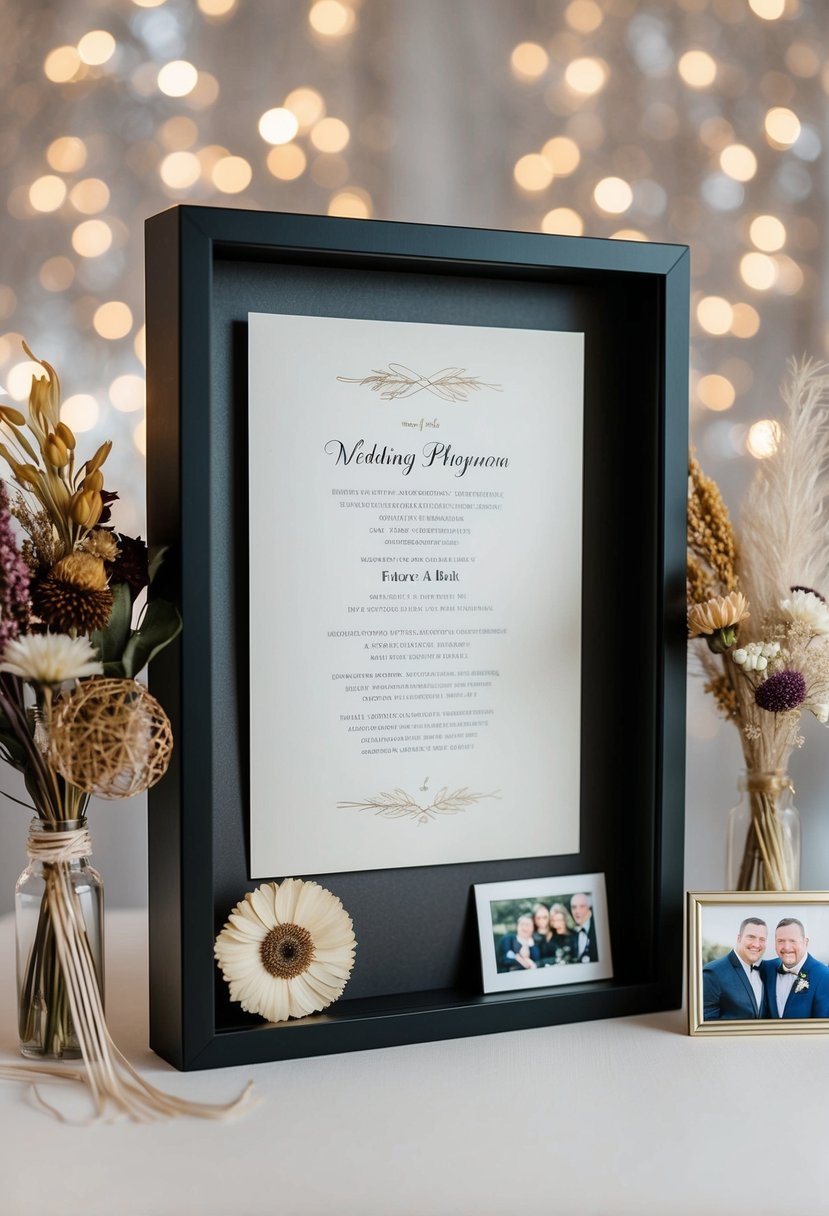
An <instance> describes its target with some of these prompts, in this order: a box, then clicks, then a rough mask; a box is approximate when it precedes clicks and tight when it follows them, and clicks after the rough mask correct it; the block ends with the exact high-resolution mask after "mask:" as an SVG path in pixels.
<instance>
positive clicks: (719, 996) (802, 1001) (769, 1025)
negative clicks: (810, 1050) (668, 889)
mask: <svg viewBox="0 0 829 1216" xmlns="http://www.w3.org/2000/svg"><path fill="white" fill-rule="evenodd" d="M688 925H689V949H688V961H689V976H688V992H689V1002H688V1005H689V1030H690V1033H691V1034H735V1033H736V1034H744V1033H747V1032H749V1033H750V1032H753V1033H757V1032H761V1031H762V1032H764V1033H768V1032H772V1033H781V1032H784V1031H792V1030H808V1031H812V1032H814V1031H816V1030H824V1031H825V1030H827V1029H829V894H827V893H825V892H811V891H809V892H804V891H800V892H798V891H788V892H786V893H779V894H774V893H769V892H757V893H755V894H750V893H747V892H724V893H722V894H717V893H711V894H694V893H692V894H691V895H689V897H688Z"/></svg>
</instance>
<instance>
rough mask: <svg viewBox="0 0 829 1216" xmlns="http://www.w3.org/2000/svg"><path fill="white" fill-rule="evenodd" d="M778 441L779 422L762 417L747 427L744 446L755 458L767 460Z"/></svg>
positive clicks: (775, 448)
mask: <svg viewBox="0 0 829 1216" xmlns="http://www.w3.org/2000/svg"><path fill="white" fill-rule="evenodd" d="M779 443H780V423H779V422H776V421H775V420H774V419H773V418H764V419H763V420H762V421H761V422H755V423H754V425H753V426H750V427H749V429H748V436H747V438H746V448H747V450H748V452H749V455H751V456H753V457H754V458H755V459H756V460H767V459H768V457H769V456H773V455H774V453H775V452H776V451H777V448H778V445H779Z"/></svg>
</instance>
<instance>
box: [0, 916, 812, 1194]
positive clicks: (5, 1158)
mask: <svg viewBox="0 0 829 1216" xmlns="http://www.w3.org/2000/svg"><path fill="white" fill-rule="evenodd" d="M107 930H108V944H107V968H108V975H107V1001H108V1011H109V1021H110V1027H111V1029H112V1032H113V1035H114V1037H115V1039H116V1042H117V1043H118V1044H119V1046H121V1048H122V1049H123V1050H124V1051H125V1052H126V1054H127V1056H128V1057H129V1058H130V1059H131V1060H132V1062H133V1063H134V1064H136V1065H137V1066H138V1067H139V1068H141V1069H142V1071H143V1072H144V1074H145V1075H146V1076H147V1077H149V1078H150V1079H151V1080H152V1081H153V1082H154V1083H155V1084H157V1085H159V1086H163V1087H166V1088H167V1089H168V1090H169V1091H170V1092H174V1093H177V1094H180V1095H182V1096H186V1097H189V1098H196V1099H200V1100H204V1101H217V1102H218V1101H226V1100H228V1099H230V1098H231V1097H233V1096H234V1095H235V1094H236V1093H237V1092H238V1091H239V1090H240V1089H241V1087H242V1086H243V1085H244V1083H245V1082H246V1081H247V1080H248V1079H249V1078H253V1080H254V1082H255V1089H256V1093H257V1095H258V1098H259V1104H258V1106H257V1107H256V1108H255V1109H253V1110H251V1111H250V1112H249V1113H248V1114H246V1115H245V1116H243V1117H241V1118H238V1119H236V1120H234V1121H232V1122H226V1123H208V1122H203V1121H201V1120H196V1119H189V1118H188V1119H179V1120H176V1121H173V1122H165V1123H155V1124H150V1125H141V1124H139V1125H136V1124H132V1123H130V1122H128V1121H123V1120H122V1121H119V1122H114V1123H108V1124H96V1125H94V1126H91V1127H90V1126H86V1127H83V1126H81V1127H78V1126H64V1125H61V1124H58V1123H57V1122H55V1121H53V1120H52V1119H50V1118H49V1117H48V1116H47V1115H45V1114H43V1113H42V1112H41V1111H39V1110H38V1109H36V1108H35V1107H33V1105H32V1102H31V1098H30V1096H29V1094H28V1093H27V1089H26V1087H25V1086H24V1085H18V1084H16V1083H11V1082H0V1214H2V1216H52V1214H53V1213H54V1214H55V1216H75V1214H77V1216H98V1214H100V1216H190V1214H191V1213H192V1214H193V1216H213V1214H215V1216H254V1214H256V1216H269V1214H270V1213H279V1214H280V1216H304V1214H305V1213H315V1214H316V1213H330V1214H331V1216H351V1214H352V1213H353V1214H354V1216H373V1214H374V1213H377V1214H378V1216H396V1214H398V1213H401V1214H402V1213H406V1214H408V1213H412V1214H415V1213H416V1214H417V1216H433V1214H434V1216H442V1214H444V1213H446V1214H451V1216H465V1214H466V1213H469V1214H470V1216H473V1214H474V1216H498V1214H500V1213H508V1214H510V1216H512V1214H513V1213H533V1214H544V1216H546V1213H548V1212H555V1213H556V1216H568V1214H569V1213H573V1214H574V1216H575V1214H577V1216H615V1214H617V1213H635V1214H636V1216H649V1214H650V1213H654V1214H655V1216H667V1214H670V1216H683V1214H685V1213H688V1214H693V1216H700V1214H702V1213H704V1214H706V1216H726V1214H727V1216H741V1214H742V1213H746V1216H764V1214H765V1213H774V1216H789V1214H797V1216H805V1214H807V1213H826V1212H827V1210H829V1198H827V1182H826V1157H827V1147H826V1145H827V1133H829V1036H827V1037H824V1036H819V1035H818V1036H814V1035H813V1036H806V1035H804V1036H796V1035H787V1036H779V1037H771V1036H762V1037H737V1038H731V1039H699V1038H695V1039H692V1038H689V1037H688V1036H687V1035H686V1033H685V1018H684V1015H683V1014H682V1013H680V1012H679V1011H677V1012H673V1013H664V1014H656V1015H652V1016H648V1017H636V1018H623V1019H619V1020H615V1021H608V1022H591V1023H582V1024H580V1025H574V1026H560V1027H551V1028H549V1029H541V1030H530V1031H520V1032H515V1033H510V1034H501V1035H491V1036H486V1037H483V1038H471V1039H458V1040H454V1041H449V1042H443V1043H432V1044H423V1045H418V1046H412V1047H398V1048H393V1049H386V1050H382V1051H367V1052H358V1053H355V1054H352V1055H343V1056H329V1057H325V1058H322V1059H314V1060H297V1061H290V1062H286V1063H277V1064H267V1065H258V1066H257V1067H247V1068H233V1069H223V1070H220V1071H216V1072H199V1073H189V1074H180V1073H177V1072H175V1070H173V1069H171V1068H169V1067H168V1066H167V1065H166V1064H164V1063H163V1062H162V1061H161V1060H159V1059H158V1058H157V1057H156V1056H154V1055H153V1054H152V1052H150V1050H149V1048H148V1047H147V1046H146V1043H147V1008H146V1006H147V996H146V916H145V914H144V913H141V912H117V911H116V912H111V913H109V914H108V920H107ZM12 932H13V926H12V920H11V918H10V917H4V918H2V919H0V979H2V983H0V1062H3V1063H6V1062H10V1061H15V1060H19V1057H18V1056H17V1054H16V1036H15V1013H14V993H13V990H12V985H11V977H12V975H13V970H12V967H13V936H12ZM61 1095H62V1091H58V1090H57V1089H54V1088H53V1089H52V1090H51V1091H50V1097H52V1098H54V1099H55V1100H58V1101H60V1100H61ZM63 1100H64V1101H66V1100H67V1099H63Z"/></svg>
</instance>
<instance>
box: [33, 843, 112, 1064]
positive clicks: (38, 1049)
mask: <svg viewBox="0 0 829 1216" xmlns="http://www.w3.org/2000/svg"><path fill="white" fill-rule="evenodd" d="M84 827H85V821H84V820H82V819H80V820H64V821H61V822H57V823H53V822H47V821H44V820H39V819H36V820H33V821H32V826H31V828H30V839H31V838H32V837H33V836H34V837H37V838H38V839H37V843H39V844H40V845H41V846H46V847H47V848H48V839H47V838H48V836H49V835H50V834H51V835H54V833H55V831H63V832H65V831H74V830H80V829H82V828H84ZM87 839H88V838H87ZM58 883H62V884H64V891H66V889H67V888H68V891H69V902H70V906H71V908H72V913H73V915H74V916H76V917H77V919H78V922H79V924H80V926H81V934H82V938H83V940H84V941H85V943H86V945H87V946H88V948H89V953H90V957H91V959H92V962H93V965H94V968H95V975H96V978H97V981H98V989H99V991H100V993H101V997H102V999H103V991H104V886H103V882H102V880H101V876H100V874H99V873H98V872H97V870H95V869H93V867H92V865H91V864H90V861H89V857H88V855H84V856H80V857H73V858H72V859H71V860H67V861H47V860H42V859H41V858H37V859H36V860H32V861H30V862H29V864H28V865H27V866H26V869H25V870H24V871H23V873H22V874H21V875H20V877H19V879H18V880H17V885H16V887H15V928H16V944H17V1007H18V1033H19V1039H20V1051H21V1054H22V1055H24V1056H26V1057H29V1058H31V1059H51V1060H74V1059H78V1057H80V1055H81V1048H80V1043H79V1041H78V1037H77V1035H76V1033H75V1027H74V1025H73V1023H72V1013H71V1009H70V1005H69V994H68V992H67V988H66V981H65V978H64V974H63V970H62V968H61V965H60V962H59V959H58V952H57V943H56V941H55V932H54V926H53V923H52V914H51V912H50V910H49V891H50V889H54V887H55V884H58Z"/></svg>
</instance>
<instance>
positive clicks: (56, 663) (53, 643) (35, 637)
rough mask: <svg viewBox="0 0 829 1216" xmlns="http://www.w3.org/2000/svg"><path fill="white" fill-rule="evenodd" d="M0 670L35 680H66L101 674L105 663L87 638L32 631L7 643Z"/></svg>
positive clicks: (45, 681)
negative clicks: (100, 659) (101, 662)
mask: <svg viewBox="0 0 829 1216" xmlns="http://www.w3.org/2000/svg"><path fill="white" fill-rule="evenodd" d="M0 671H9V672H11V674H12V675H13V676H20V678H21V679H23V680H29V681H31V683H33V684H62V683H63V682H64V680H80V679H82V678H83V677H84V676H99V675H101V673H102V672H103V667H102V666H101V664H100V663H99V661H98V656H97V654H96V653H95V651H94V650H93V648H92V646H91V645H90V644H89V641H88V639H87V638H70V637H69V636H68V635H67V634H65V633H30V634H27V635H26V636H25V637H22V638H13V639H12V641H10V642H9V643H8V644H7V645H6V649H5V650H4V652H3V658H2V662H0Z"/></svg>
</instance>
